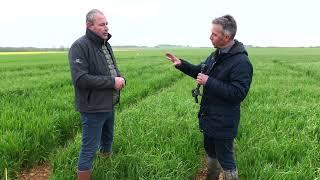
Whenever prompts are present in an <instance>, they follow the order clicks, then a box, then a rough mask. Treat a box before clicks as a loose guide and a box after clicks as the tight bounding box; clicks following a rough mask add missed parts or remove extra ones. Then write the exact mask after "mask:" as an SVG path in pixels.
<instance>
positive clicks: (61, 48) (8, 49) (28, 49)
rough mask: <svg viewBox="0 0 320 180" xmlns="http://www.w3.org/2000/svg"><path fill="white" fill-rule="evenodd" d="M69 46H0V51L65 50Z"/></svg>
mask: <svg viewBox="0 0 320 180" xmlns="http://www.w3.org/2000/svg"><path fill="white" fill-rule="evenodd" d="M67 50H69V48H65V47H59V48H36V47H0V52H28V51H67Z"/></svg>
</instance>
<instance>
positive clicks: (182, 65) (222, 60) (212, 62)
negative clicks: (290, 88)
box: [166, 15, 253, 180]
mask: <svg viewBox="0 0 320 180" xmlns="http://www.w3.org/2000/svg"><path fill="white" fill-rule="evenodd" d="M236 31H237V24H236V21H235V20H234V18H233V17H232V16H230V15H225V16H222V17H219V18H216V19H214V20H213V21H212V29H211V32H212V33H211V36H210V40H211V42H212V44H213V46H214V47H215V48H216V51H215V52H213V53H212V54H211V55H210V56H209V57H208V58H207V59H206V61H205V62H204V63H202V64H205V67H206V68H201V67H203V66H204V65H202V64H199V65H193V64H190V63H188V62H187V61H185V60H183V59H179V58H177V57H176V56H175V55H173V54H171V53H167V54H166V56H167V58H168V59H169V60H170V61H172V63H173V64H174V65H175V67H176V68H177V69H179V70H180V71H182V72H184V73H185V74H187V75H189V76H191V77H193V78H194V79H196V81H197V83H198V84H199V85H202V86H203V96H202V99H201V105H200V111H199V114H198V118H199V127H200V129H201V131H202V132H203V136H204V148H205V151H206V153H207V156H208V175H207V179H208V180H215V179H218V177H219V174H220V173H221V172H223V177H224V179H226V180H236V179H238V172H237V168H236V164H235V160H234V156H233V142H234V138H235V137H236V135H237V130H238V126H239V120H240V103H241V102H242V101H243V100H244V99H245V97H246V96H247V93H248V91H249V88H250V84H251V81H252V73H253V68H252V65H251V63H250V61H249V58H248V53H247V51H246V50H245V48H244V46H243V44H242V43H240V42H239V41H237V40H235V39H234V37H235V35H236ZM221 167H222V168H221Z"/></svg>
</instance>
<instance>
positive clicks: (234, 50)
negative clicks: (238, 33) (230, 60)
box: [226, 39, 248, 56]
mask: <svg viewBox="0 0 320 180" xmlns="http://www.w3.org/2000/svg"><path fill="white" fill-rule="evenodd" d="M242 53H243V54H246V55H247V56H248V52H247V50H246V49H245V47H244V45H243V44H242V43H241V42H239V41H238V40H236V39H235V40H234V44H233V46H232V47H231V49H230V50H229V52H228V53H226V54H230V55H235V54H242Z"/></svg>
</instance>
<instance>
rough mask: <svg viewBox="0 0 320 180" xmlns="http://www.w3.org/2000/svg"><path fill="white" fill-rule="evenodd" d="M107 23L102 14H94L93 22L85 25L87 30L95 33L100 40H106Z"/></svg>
mask: <svg viewBox="0 0 320 180" xmlns="http://www.w3.org/2000/svg"><path fill="white" fill-rule="evenodd" d="M107 25H108V22H107V19H106V17H105V16H104V15H103V14H100V13H96V14H95V15H94V21H93V23H92V22H88V23H87V28H88V29H90V30H91V31H93V32H94V33H96V34H97V35H98V36H99V37H100V38H102V39H104V40H106V39H108V30H109V28H108V26H107Z"/></svg>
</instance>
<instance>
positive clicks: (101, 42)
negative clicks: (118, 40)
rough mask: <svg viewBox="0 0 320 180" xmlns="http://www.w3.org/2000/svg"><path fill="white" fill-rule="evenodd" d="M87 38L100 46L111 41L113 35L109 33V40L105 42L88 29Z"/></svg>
mask: <svg viewBox="0 0 320 180" xmlns="http://www.w3.org/2000/svg"><path fill="white" fill-rule="evenodd" d="M86 36H87V37H88V38H89V39H90V40H92V41H93V42H94V43H96V44H98V45H102V44H104V43H105V42H106V41H109V39H110V38H111V37H112V36H111V34H109V33H108V39H106V40H104V39H102V38H101V37H99V36H98V35H97V34H96V33H94V32H93V31H91V30H90V29H88V28H87V29H86Z"/></svg>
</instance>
